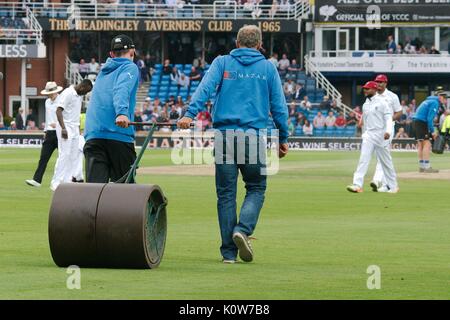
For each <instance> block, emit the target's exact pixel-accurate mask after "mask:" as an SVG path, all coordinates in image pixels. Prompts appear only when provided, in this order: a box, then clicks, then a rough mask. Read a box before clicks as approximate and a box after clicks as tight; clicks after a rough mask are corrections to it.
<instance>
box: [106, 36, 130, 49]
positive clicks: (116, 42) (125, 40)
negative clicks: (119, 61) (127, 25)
mask: <svg viewBox="0 0 450 320" xmlns="http://www.w3.org/2000/svg"><path fill="white" fill-rule="evenodd" d="M127 49H134V43H133V40H132V39H131V38H130V37H129V36H126V35H124V34H120V35H118V36H116V37H114V39H112V41H111V51H119V50H127Z"/></svg>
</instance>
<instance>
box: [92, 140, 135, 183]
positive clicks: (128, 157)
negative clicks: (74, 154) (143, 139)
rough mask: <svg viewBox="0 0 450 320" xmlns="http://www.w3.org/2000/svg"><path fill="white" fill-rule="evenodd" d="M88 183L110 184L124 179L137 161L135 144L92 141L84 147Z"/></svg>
mask: <svg viewBox="0 0 450 320" xmlns="http://www.w3.org/2000/svg"><path fill="white" fill-rule="evenodd" d="M84 156H85V158H86V182H92V183H108V182H110V181H111V182H115V181H117V180H119V179H120V178H122V177H123V176H124V175H125V174H126V173H127V172H128V171H129V170H130V167H131V165H132V164H133V163H134V161H135V160H136V152H135V151H134V144H133V143H126V142H121V141H116V140H108V139H92V140H89V141H87V142H86V144H85V145H84Z"/></svg>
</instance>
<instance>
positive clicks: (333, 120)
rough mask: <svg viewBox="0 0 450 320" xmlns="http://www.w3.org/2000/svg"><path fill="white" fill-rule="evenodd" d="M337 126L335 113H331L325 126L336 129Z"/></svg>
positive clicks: (326, 119)
mask: <svg viewBox="0 0 450 320" xmlns="http://www.w3.org/2000/svg"><path fill="white" fill-rule="evenodd" d="M335 124H336V117H335V116H334V112H333V111H330V112H328V116H327V117H326V118H325V126H327V128H331V127H334V126H335Z"/></svg>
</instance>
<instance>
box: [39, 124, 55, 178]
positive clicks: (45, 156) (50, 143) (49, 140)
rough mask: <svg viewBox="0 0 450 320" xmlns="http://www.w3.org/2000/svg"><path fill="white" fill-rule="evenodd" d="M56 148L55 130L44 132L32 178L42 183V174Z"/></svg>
mask: <svg viewBox="0 0 450 320" xmlns="http://www.w3.org/2000/svg"><path fill="white" fill-rule="evenodd" d="M55 149H58V138H57V137H56V131H55V130H51V131H47V132H46V133H45V139H44V142H43V143H42V149H41V157H40V158H39V164H38V167H37V169H36V172H35V173H34V177H33V180H34V181H36V182H39V183H42V177H43V176H44V173H45V169H47V164H48V161H49V160H50V158H51V157H52V154H53V151H55Z"/></svg>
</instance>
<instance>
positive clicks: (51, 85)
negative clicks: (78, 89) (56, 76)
mask: <svg viewBox="0 0 450 320" xmlns="http://www.w3.org/2000/svg"><path fill="white" fill-rule="evenodd" d="M62 90H63V87H60V86H58V85H57V84H56V82H54V81H49V82H47V83H46V84H45V89H44V90H42V91H41V94H43V95H48V94H53V93H58V92H61V91H62Z"/></svg>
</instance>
